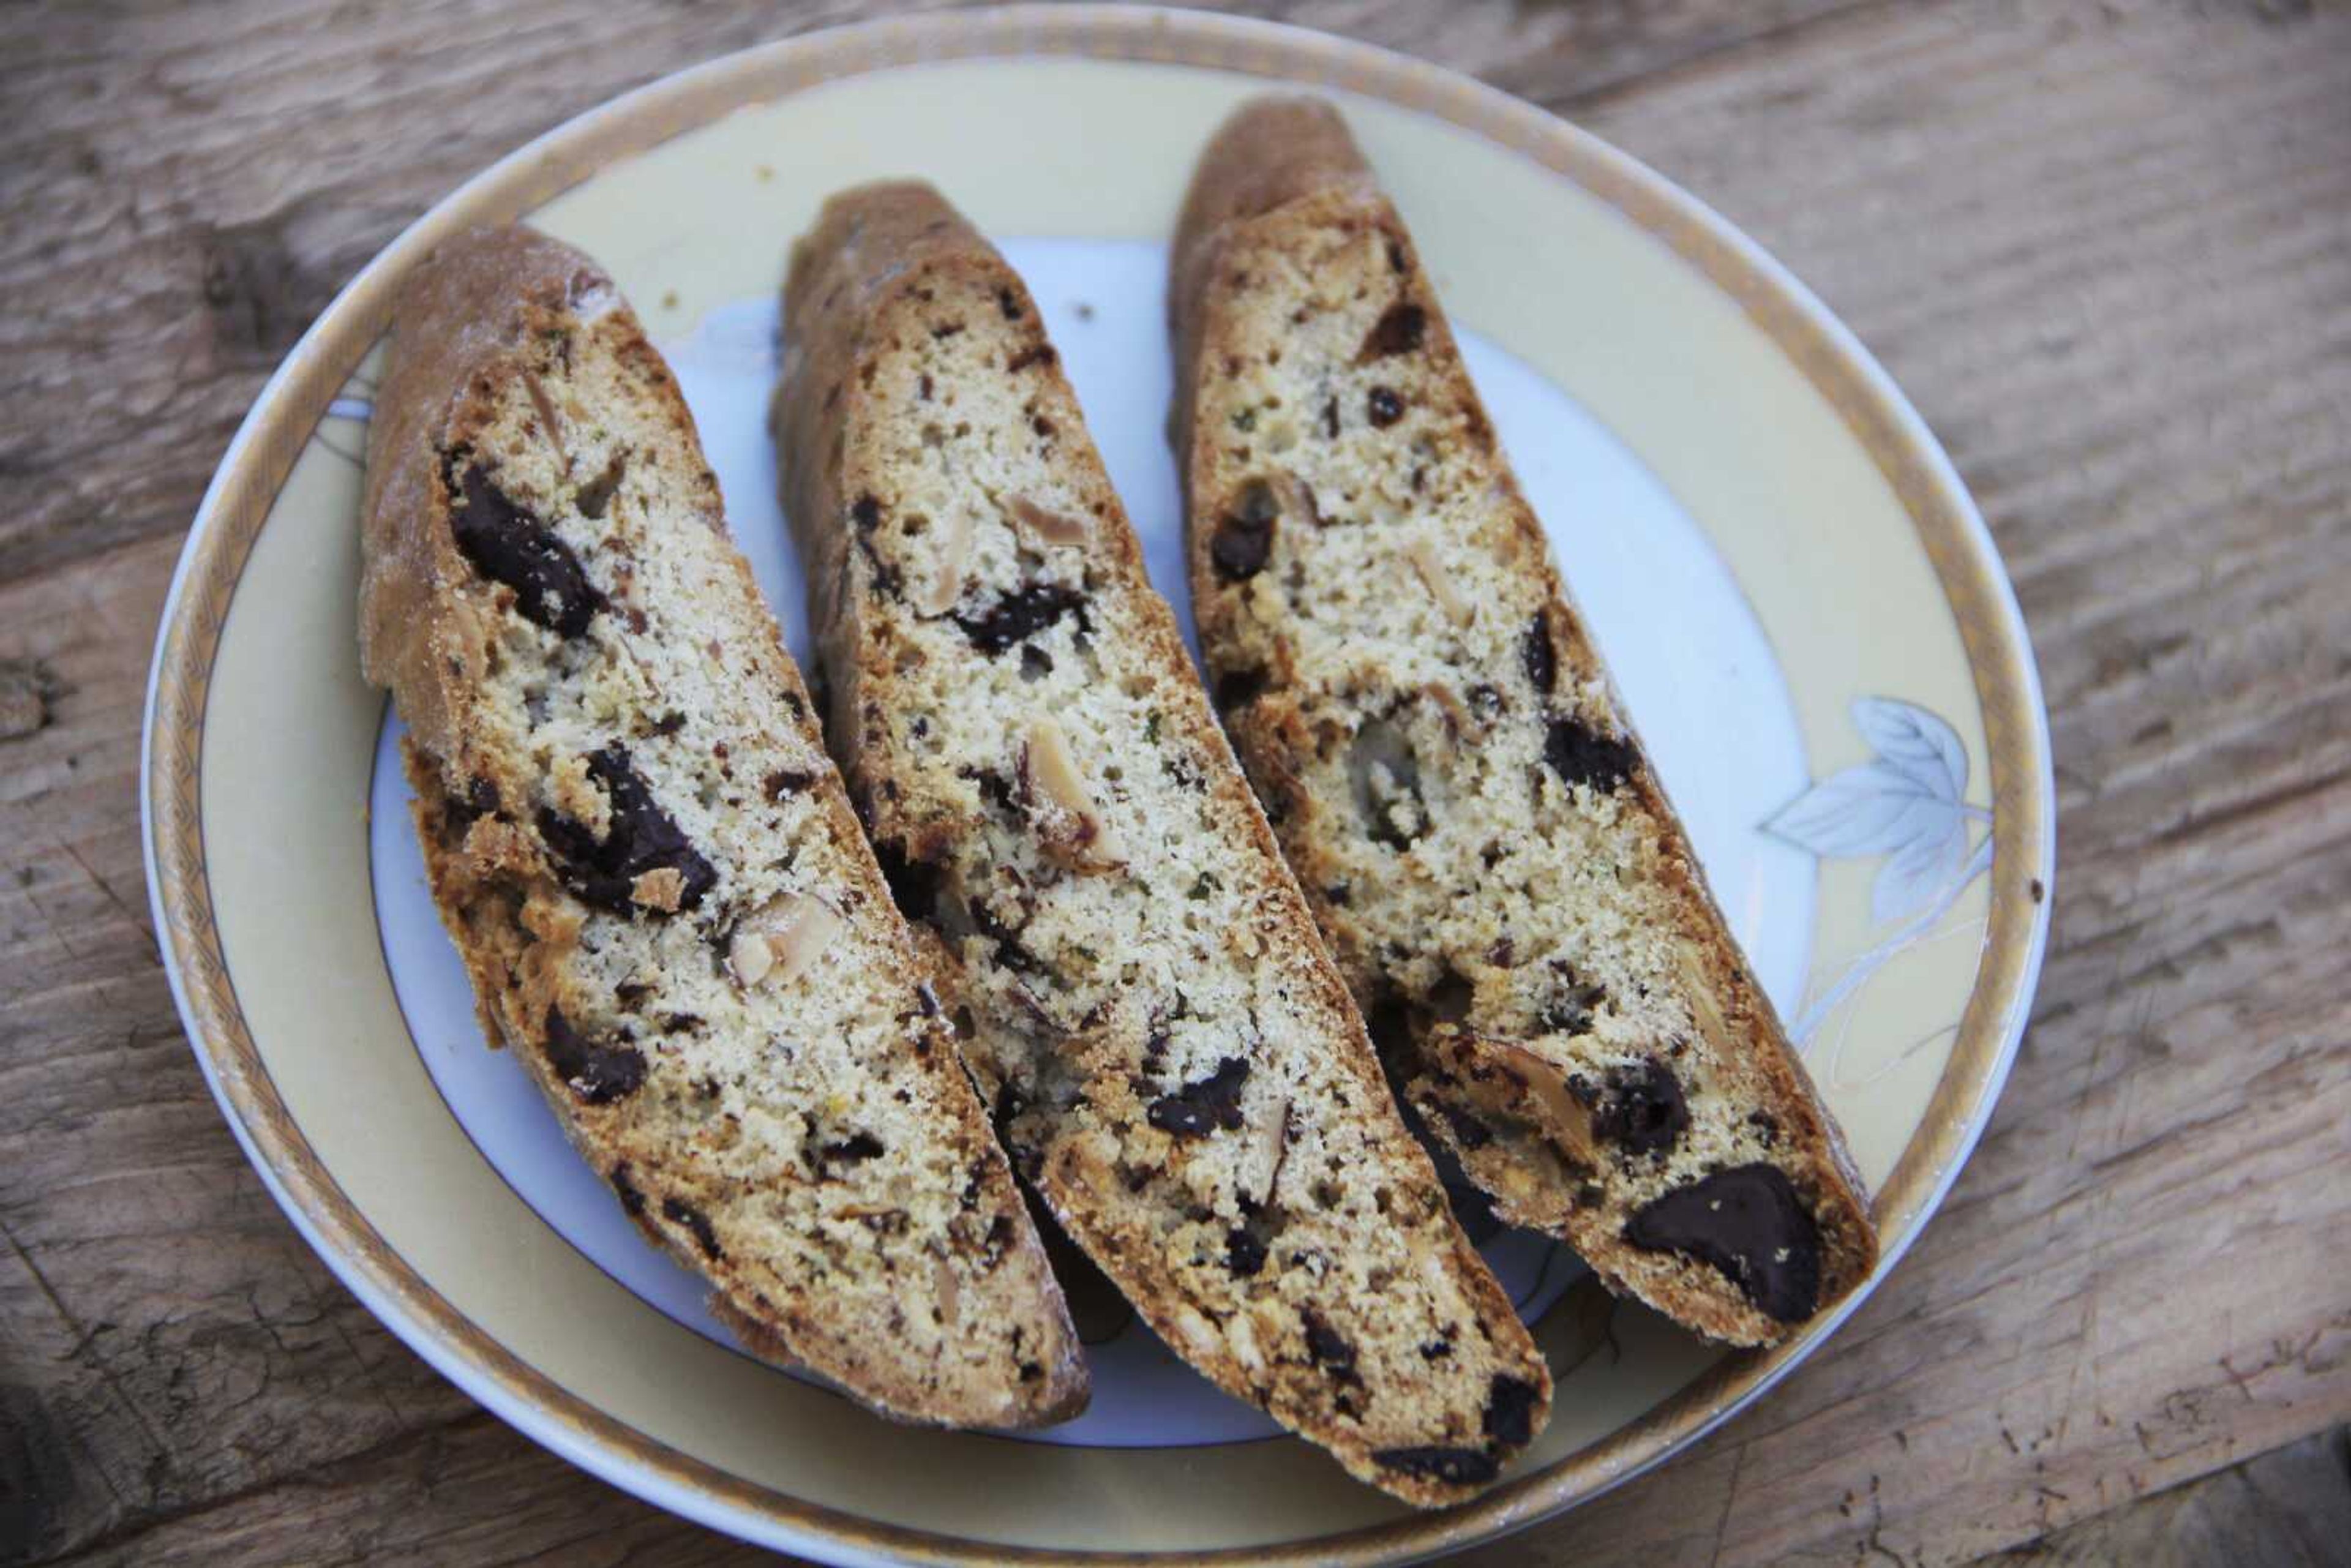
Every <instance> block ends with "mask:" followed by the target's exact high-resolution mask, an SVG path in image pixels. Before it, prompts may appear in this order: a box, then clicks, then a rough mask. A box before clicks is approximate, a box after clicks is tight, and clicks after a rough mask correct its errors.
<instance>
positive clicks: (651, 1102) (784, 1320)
mask: <svg viewBox="0 0 2351 1568" xmlns="http://www.w3.org/2000/svg"><path fill="white" fill-rule="evenodd" d="M457 490H463V491H464V494H463V495H459V494H454V493H453V491H457ZM477 490H478V491H479V494H476V491H477ZM461 514H464V515H465V516H466V517H469V518H470V521H469V522H468V523H467V524H466V525H465V526H468V527H474V528H489V527H490V525H492V524H496V525H497V526H498V527H502V528H507V529H508V530H509V535H510V536H511V537H510V538H509V539H508V545H509V547H510V548H509V550H508V555H507V557H505V558H499V559H493V556H491V555H485V554H482V553H480V552H482V551H483V550H485V549H489V550H492V551H495V550H496V549H498V548H499V544H498V541H497V540H496V539H493V540H492V541H491V543H490V544H489V545H487V546H486V545H484V544H483V543H482V541H481V538H479V537H478V536H469V537H475V545H474V548H475V551H476V555H475V557H474V558H471V559H469V556H468V554H467V553H466V549H465V547H462V546H461V544H460V542H459V532H458V529H459V527H460V526H461V525H460V521H459V519H460V517H461ZM485 517H487V519H488V520H487V522H485V521H484V518H485ZM362 527H363V540H364V546H365V556H364V563H363V570H362V581H361V591H360V593H361V613H360V622H361V639H362V664H363V667H364V669H365V670H366V672H367V674H368V675H369V676H370V678H371V679H373V680H377V681H380V682H382V683H384V684H387V685H390V686H391V687H392V690H393V694H394V696H395V698H396V699H397V701H398V703H399V706H400V708H401V711H402V716H403V718H404V719H406V721H407V722H408V726H409V737H408V741H407V765H408V769H409V775H410V779H411V782H412V784H413V787H414V789H415V794H416V801H417V803H416V817H417V827H418V831H419V834H420V838H421V840H422V841H423V849H424V854H425V862H426V869H427V873H428V876H429V878H430V880H431V883H432V885H433V890H434V898H435V901H436V903H437V904H439V906H440V908H441V911H442V914H443V916H444V921H445V922H446V923H447V924H448V925H449V928H450V931H451V934H452V936H453V937H454V938H455V942H456V945H457V947H458V949H459V952H460V953H461V955H462V956H464V958H465V964H466V967H467V971H468V974H469V976H470V977H471V978H472V980H473V983H474V988H475V999H476V1003H477V1006H478V1008H479V1010H480V1012H481V1015H482V1018H483V1021H484V1025H485V1030H486V1033H487V1034H488V1035H489V1037H490V1039H491V1040H492V1042H493V1043H494V1044H498V1043H504V1044H508V1045H511V1046H512V1047H514V1048H515V1050H516V1051H517V1057H518V1059H519V1060H520V1061H522V1062H523V1064H524V1065H525V1067H526V1068H527V1069H528V1071H530V1073H531V1075H532V1077H533V1079H534V1081H535V1082H538V1085H539V1087H540V1089H541V1091H542V1092H544V1093H545V1094H546V1095H547V1097H548V1099H549V1103H551V1104H552V1105H553V1106H554V1107H555V1109H556V1111H557V1113H558V1115H559V1121H560V1122H561V1124H562V1125H563V1127H564V1129H565V1133H566V1134H567V1136H568V1137H569V1139H570V1140H571V1141H572V1143H573V1144H574V1145H575V1146H576V1147H578V1148H579V1150H580V1153H581V1155H582V1156H583V1157H585V1158H586V1159H587V1160H588V1161H589V1162H590V1165H591V1166H593V1167H594V1168H595V1169H596V1170H597V1171H598V1172H599V1174H600V1175H601V1176H603V1177H604V1178H605V1179H606V1180H607V1181H608V1182H610V1183H611V1186H613V1187H614V1189H615V1191H616V1193H617V1195H618V1196H619V1197H620V1198H621V1200H622V1203H623V1205H624V1207H626V1208H627V1210H628V1212H629V1213H630V1215H631V1217H632V1219H633V1220H634V1221H635V1222H636V1223H637V1225H638V1226H639V1228H642V1229H643V1231H644V1232H645V1233H646V1234H647V1236H649V1237H650V1238H652V1239H653V1240H655V1241H656V1242H658V1243H659V1244H661V1245H662V1246H664V1248H665V1249H668V1250H669V1251H670V1252H671V1253H672V1254H673V1255H674V1257H676V1258H677V1260H679V1261H680V1262H681V1263H683V1264H684V1265H685V1266H687V1267H690V1268H693V1269H695V1270H696V1271H698V1272H699V1273H701V1274H703V1275H704V1276H705V1277H706V1278H708V1279H709V1280H710V1281H711V1282H712V1284H713V1286H714V1287H715V1291H716V1293H715V1294H714V1297H713V1301H712V1306H713V1309H714V1311H715V1312H717V1313H718V1315H719V1316H721V1317H722V1318H723V1319H724V1320H725V1321H726V1322H728V1323H730V1324H731V1325H733V1326H734V1327H735V1329H736V1330H737V1333H738V1334H739V1335H740V1336H741V1337H742V1338H743V1339H744V1341H745V1343H747V1345H748V1346H749V1347H750V1348H752V1349H753V1350H754V1351H755V1352H756V1353H758V1354H761V1355H763V1356H767V1357H768V1358H770V1359H775V1360H778V1361H788V1362H793V1363H798V1364H803V1365H807V1366H809V1367H810V1368H812V1369H813V1370H815V1371H818V1372H820V1373H822V1374H824V1375H826V1376H828V1377H830V1378H831V1379H832V1380H833V1381H835V1382H836V1383H838V1384H840V1385H842V1386H843V1387H844V1388H845V1389H846V1390H847V1391H848V1392H850V1393H851V1394H852V1395H853V1396H857V1397H859V1398H861V1399H862V1400H865V1401H866V1402H868V1403H870V1404H872V1406H874V1407H875V1408H876V1409H877V1410H879V1411H881V1412H882V1413H883V1414H885V1415H889V1416H893V1417H896V1418H900V1419H905V1420H911V1421H920V1422H934V1423H950V1424H956V1425H975V1424H976V1425H988V1426H1033V1425H1040V1424H1044V1423H1048V1422H1051V1421H1056V1420H1061V1419H1065V1418H1066V1417H1067V1416H1070V1415H1072V1414H1074V1413H1075V1412H1076V1411H1077V1410H1078V1409H1080V1408H1081V1407H1082V1406H1083V1404H1084V1400H1085V1394H1086V1382H1085V1373H1084V1366H1083V1362H1082V1358H1081V1351H1080V1350H1079V1347H1078V1343H1077V1339H1076V1335H1075V1333H1074V1331H1073V1330H1072V1329H1071V1325H1070V1323H1069V1320H1068V1315H1067V1311H1066V1308H1065V1307H1064V1305H1063V1303H1062V1302H1061V1297H1060V1293H1059V1290H1058V1287H1057V1286H1056V1285H1055V1283H1054V1281H1053V1280H1052V1277H1051V1272H1050V1267H1049V1265H1048V1264H1047V1262H1046V1260H1045V1258H1044V1254H1043V1250H1042V1248H1041V1246H1040V1243H1039V1241H1038V1239H1037V1237H1036V1235H1035V1232H1034V1229H1033V1227H1032V1226H1031V1225H1030V1224H1029V1219H1028V1217H1027V1214H1026V1211H1025V1207H1024V1206H1023V1204H1022V1202H1021V1199H1020V1197H1019V1192H1018V1190H1017V1188H1016V1187H1015V1186H1014V1184H1013V1181H1012V1176H1011V1172H1010V1170H1009V1167H1008V1165H1007V1164H1006V1162H1005V1160H1004V1157H1003V1155H1002V1153H1001V1151H1000V1150H998V1148H997V1146H996V1145H995V1143H994V1140H993V1139H992V1138H991V1136H990V1135H989V1134H988V1132H987V1128H986V1126H985V1125H984V1123H983V1121H982V1117H981V1113H980V1108H979V1105H978V1103H977V1099H976V1098H975V1096H974V1095H973V1093H972V1092H971V1088H970V1085H969V1083H968V1081H967V1078H966V1077H965V1075H964V1073H963V1072H962V1071H961V1069H960V1066H959V1064H957V1062H956V1060H955V1056H954V1053H953V1051H952V1046H951V1037H950V1035H949V1033H948V1031H947V1030H946V1029H945V1028H944V1027H943V1025H942V1024H941V1023H940V1022H939V1021H937V1020H936V1019H935V1016H933V1015H935V1003H933V1002H931V1001H930V1000H929V998H928V997H927V993H926V992H925V991H924V989H923V988H922V981H923V977H924V974H925V971H924V969H923V967H922V966H921V961H920V959H919V957H918V956H917V955H916V953H915V951H914V947H913V945H912V940H911V937H910V936H909V935H908V933H907V932H906V930H905V928H904V924H903V922H901V921H900V920H899V919H898V917H897V915H896V914H895V912H894V910H893V908H892V906H891V904H890V902H889V898H888V894H887V890H886V888H885V887H884V886H883V882H882V879H881V876H880V873H879V870H878V868H877V867H876V866H875V865H874V863H873V860H872V852H871V851H870V849H869V848H868V847H867V845H866V844H865V841H864V840H863V838H862V835H861V834H860V832H859V831H858V829H857V826H856V823H855V821H854V820H853V818H852V814H851V812H850V810H849V807H848V803H847V800H846V797H845V796H844V795H843V793H842V791H841V786H840V781H839V779H838V776H837V775H836V774H834V773H833V772H832V770H831V767H830V764H829V763H828V762H827V761H826V760H825V758H824V753H823V748H822V743H821V739H820V737H819V736H818V734H817V732H816V728H815V724H814V720H813V717H812V715H811V710H810V705H809V702H808V699H807V695H806V692H805V689H804V688H803V686H802V685H801V684H800V680H799V672H798V671H797V669H795V668H794V667H793V665H792V663H791V660H790V659H789V655H787V654H786V653H784V651H783V648H782V645H781V643H780V642H779V640H778V636H777V633H776V630H775V626H774V622H773V620H772V618H770V617H769V616H768V614H767V612H766V610H765V607H764V605H763V604H762V603H761V602H760V601H759V600H758V591H757V589H756V587H755V586H754V584H753V582H752V580H751V577H750V574H749V570H748V568H747V565H746V564H745V562H744V561H743V559H742V558H741V556H740V555H739V553H737V552H736V551H735V550H734V549H733V548H732V545H731V543H730V542H729V541H728V540H727V538H726V528H725V521H724V513H723V508H722V504H721V501H720V497H719V494H718V488H717V483H716V478H715V477H714V476H712V475H711V474H710V472H709V470H708V468H707V466H706V465H705V464H704V463H703V461H702V457H701V453H700V449H699V444H698V443H697V442H696V440H695V430H694V423H693V420H692V417H691V415H690V414H689V413H687V411H686V408H685V405H684V401H683V399H682V398H681V397H680V395H679V394H678V392H677V388H676V385H675V382H674V380H673V379H672V378H671V377H670V375H669V373H668V371H667V369H666V367H665V366H664V365H663V364H662V362H661V360H660V357H659V355H658V354H657V353H656V352H655V351H654V350H653V347H652V345H651V344H650V343H649V342H648V341H647V340H645V338H644V336H643V331H642V329H640V328H639V327H638V325H637V323H636V321H635V319H634V317H633V315H632V314H631V313H630V312H629V310H628V308H627V306H626V304H625V303H624V302H623V301H622V300H621V298H620V297H619V295H618V293H617V291H616V290H615V289H614V288H613V286H612V284H611V280H610V279H609V278H608V277H605V276H604V275H603V274H602V272H601V270H600V269H598V268H597V267H595V266H594V264H593V263H592V262H590V261H589V259H588V258H586V257H585V256H581V255H580V254H579V253H578V252H576V251H573V250H571V249H570V248H569V247H568V246H562V245H559V244H558V243H557V242H555V241H553V240H550V239H548V238H546V237H545V236H543V235H536V234H533V233H531V232H530V231H528V230H524V229H504V230H488V231H478V232H476V233H475V234H473V235H467V236H465V237H464V238H462V239H460V240H458V241H456V242H455V243H453V245H452V246H449V247H448V248H447V249H445V250H444V252H442V253H441V254H440V255H439V256H436V257H435V258H434V260H433V261H432V262H430V263H428V264H427V265H426V266H425V267H423V268H422V269H420V271H419V272H418V274H417V275H416V276H415V277H413V278H412V279H411V280H410V282H409V284H408V286H407V287H406V288H405V289H404V290H403V291H402V297H401V298H400V300H399V302H398V304H397V306H396V309H395V326H394V331H393V338H392V351H391V355H390V361H389V364H388V367H387V371H386V374H385V378H384V382H383V384H382V388H381V393H380V396H379V399H378V402H377V407H376V413H375V419H374V422H373V427H372V430H371V443H370V461H369V472H368V481H367V489H366V497H365V511H364V514H363V519H362ZM492 531H493V532H495V531H496V530H495V528H493V529H492ZM516 540H519V541H520V542H519V543H515V542H514V541H516ZM558 558H562V559H558ZM549 561H554V563H555V564H554V565H553V566H552V567H549V565H548V563H549ZM538 569H545V570H549V571H551V572H552V573H553V575H552V576H549V577H548V578H547V581H548V582H549V583H558V584H560V585H561V586H560V587H558V588H553V589H544V588H543V585H540V584H538V583H535V582H533V581H531V580H529V573H530V572H531V571H532V570H538ZM501 572H503V573H504V575H500V573H501ZM517 584H519V585H520V586H517ZM541 591H544V592H545V593H546V594H547V595H548V596H547V597H546V598H545V599H544V600H543V601H542V600H538V599H535V598H534V597H533V596H534V594H536V593H539V592H541ZM567 593H568V594H569V602H568V603H567V601H566V599H565V595H566V594H567ZM567 611H568V612H569V613H568V614H567V613H566V612H567ZM672 705H674V706H672ZM550 835H553V837H550ZM600 841H601V842H600ZM558 844H562V845H565V846H567V847H565V848H562V849H558V848H557V847H555V846H556V845H558ZM624 849H625V850H629V851H630V852H632V853H634V854H635V855H636V856H637V858H636V859H635V860H630V859H629V858H628V856H627V855H625V854H622V850H624ZM600 855H601V856H602V857H603V859H601V860H600V859H599V858H598V857H599V856H600ZM612 860H619V861H622V862H625V863H622V864H621V865H620V866H619V867H618V869H617V870H615V869H611V867H610V866H609V865H607V863H606V862H608V861H612ZM778 1051H782V1052H783V1053H784V1054H783V1055H781V1056H778Z"/></svg>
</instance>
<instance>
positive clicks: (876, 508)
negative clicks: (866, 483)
mask: <svg viewBox="0 0 2351 1568" xmlns="http://www.w3.org/2000/svg"><path fill="white" fill-rule="evenodd" d="M849 520H850V521H851V522H853V523H855V524H856V525H857V531H858V532H859V533H861V534H870V533H872V531H873V530H874V529H875V528H880V527H881V526H882V503H881V502H879V501H877V500H875V499H874V498H873V497H872V496H870V495H867V496H860V497H857V499H856V500H855V501H853V502H852V503H851V504H850V507H849Z"/></svg>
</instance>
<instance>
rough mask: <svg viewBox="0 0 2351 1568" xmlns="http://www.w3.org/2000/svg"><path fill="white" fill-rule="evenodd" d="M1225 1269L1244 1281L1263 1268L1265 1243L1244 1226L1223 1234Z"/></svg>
mask: <svg viewBox="0 0 2351 1568" xmlns="http://www.w3.org/2000/svg"><path fill="white" fill-rule="evenodd" d="M1225 1267H1226V1268H1228V1269H1230V1270H1232V1271H1233V1272H1234V1273H1236V1274H1238V1275H1240V1276H1241V1277H1242V1278H1244V1279H1248V1278H1250V1277H1252V1276H1254V1275H1256V1274H1257V1273H1258V1272H1259V1270H1262V1269H1263V1268H1264V1267H1265V1242H1264V1241H1263V1239H1260V1238H1259V1237H1258V1236H1257V1235H1256V1234H1255V1233H1254V1232H1253V1231H1251V1230H1250V1229H1249V1228H1248V1227H1246V1226H1238V1225H1237V1226H1235V1227H1234V1228H1232V1229H1231V1230H1229V1231H1228V1232H1226V1234H1225Z"/></svg>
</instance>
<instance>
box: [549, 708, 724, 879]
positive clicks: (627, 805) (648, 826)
mask: <svg viewBox="0 0 2351 1568" xmlns="http://www.w3.org/2000/svg"><path fill="white" fill-rule="evenodd" d="M588 776H589V777H590V779H594V780H596V782H597V783H599V784H601V785H602V786H603V788H604V793H605V796H606V798H607V799H608V800H610V801H611V831H608V832H607V833H606V834H605V835H604V837H603V838H602V840H601V841H599V840H598V839H597V838H596V837H595V835H594V834H592V833H590V831H588V829H587V827H586V826H585V825H584V824H582V823H580V822H576V821H572V820H571V819H570V818H569V817H566V816H564V815H562V814H561V813H560V812H558V811H554V810H546V809H544V808H542V809H541V810H540V811H539V813H538V836H539V837H540V838H541V839H542V840H544V841H546V843H547V847H548V849H549V852H552V853H553V854H554V856H555V858H556V860H557V862H559V870H560V872H561V873H562V877H563V884H564V885H565V886H566V887H568V888H569V889H570V890H571V891H572V892H573V893H574V894H578V895H579V896H580V898H581V899H582V900H584V901H585V902H587V903H589V904H594V905H596V906H597V907H598V908H600V909H608V910H611V912H612V913H614V914H616V915H626V914H628V913H630V912H631V911H632V909H634V908H635V907H636V904H635V902H634V892H635V884H636V880H637V878H639V877H640V876H643V874H644V873H647V872H649V871H662V870H671V871H674V872H676V873H678V874H679V876H680V877H681V878H682V879H683V885H682V886H681V888H680V890H679V892H678V897H677V906H678V907H679V908H680V909H692V908H693V907H694V906H695V904H699V903H701V902H702V895H703V894H705V893H708V892H709V891H710V889H711V887H712V886H713V885H714V884H715V883H716V882H717V881H718V873H717V872H716V870H715V869H713V868H712V866H711V864H710V862H708V861H706V860H705V859H703V858H702V854H701V852H699V851H697V850H696V849H695V847H694V846H693V845H692V844H690V843H688V842H687V841H686V838H685V834H684V833H683V832H681V831H679V830H678V826H677V824H676V823H675V822H674V821H671V820H670V815H669V813H668V812H666V811H664V810H662V809H661V806H660V804H659V802H657V801H655V800H653V791H652V790H650V789H646V788H645V781H644V780H643V779H641V778H639V777H638V776H637V770H636V768H635V767H634V766H633V765H632V763H631V762H630V760H629V752H628V748H627V747H623V746H621V745H620V744H618V743H617V742H616V743H614V744H613V745H611V746H607V747H604V748H603V749H602V750H601V751H598V752H594V753H592V754H591V755H590V757H589V758H588Z"/></svg>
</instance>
